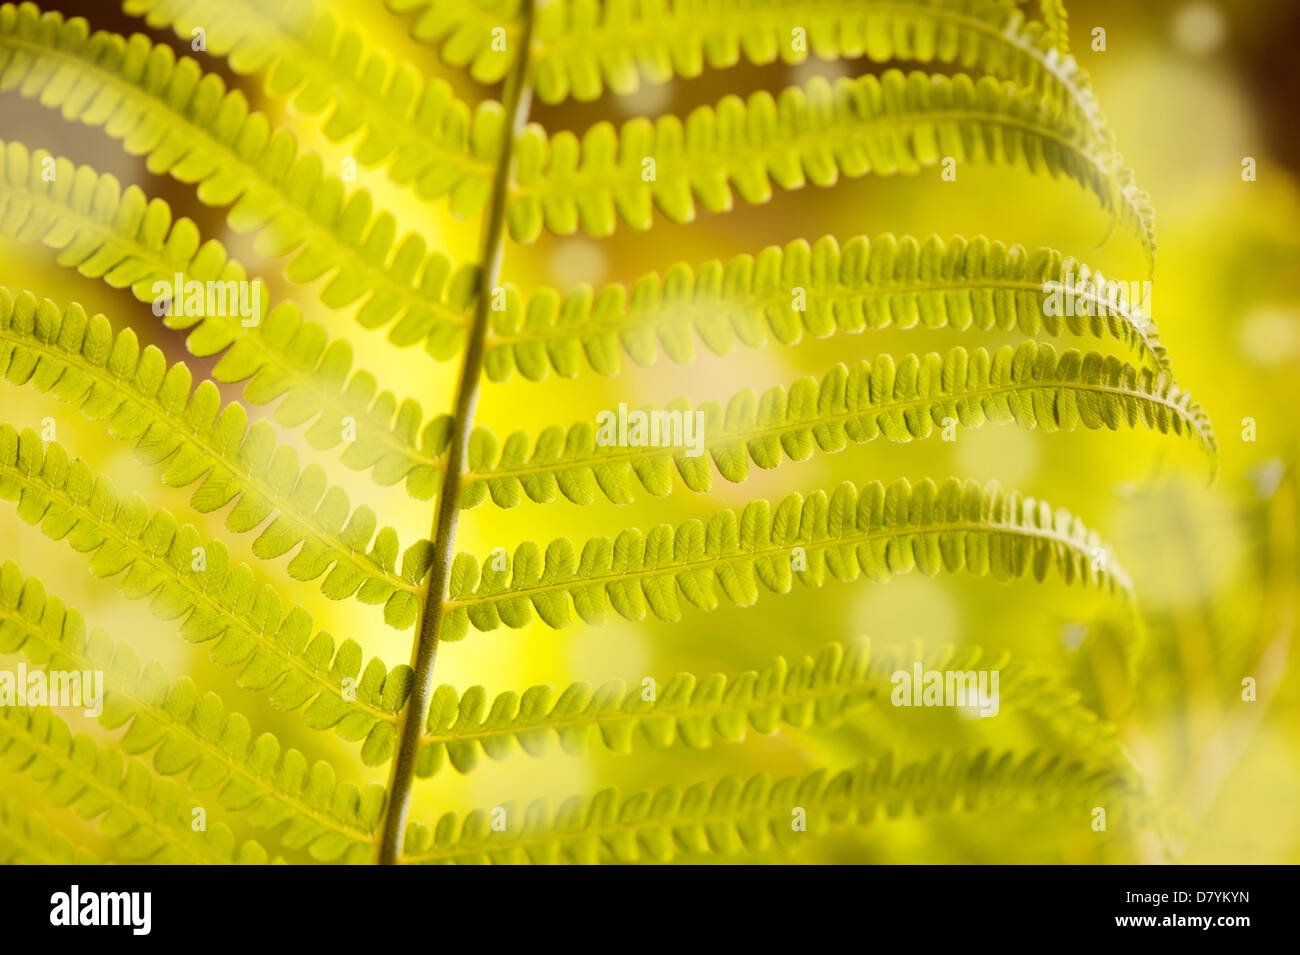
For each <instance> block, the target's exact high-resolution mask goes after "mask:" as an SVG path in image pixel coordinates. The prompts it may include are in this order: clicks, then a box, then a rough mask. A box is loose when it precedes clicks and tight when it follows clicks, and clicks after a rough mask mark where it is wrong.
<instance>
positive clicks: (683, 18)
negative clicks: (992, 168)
mask: <svg viewBox="0 0 1300 955" xmlns="http://www.w3.org/2000/svg"><path fill="white" fill-rule="evenodd" d="M385 2H386V3H387V6H388V8H389V9H390V10H392V11H393V12H395V13H400V14H407V13H410V12H412V11H418V15H417V16H416V18H415V20H414V22H413V24H412V26H411V35H412V36H414V37H415V38H416V39H418V40H421V41H423V42H425V43H431V44H438V45H439V54H440V56H441V57H442V59H443V61H444V62H446V63H448V64H449V65H452V66H466V65H468V66H470V69H471V74H472V75H473V76H474V77H475V78H476V79H479V80H480V81H482V82H486V83H494V82H496V81H497V80H499V79H500V78H501V76H502V73H503V71H504V69H505V66H506V64H507V63H508V62H509V58H508V56H507V55H506V52H505V51H502V50H494V49H493V48H492V40H493V32H492V31H493V30H494V29H500V30H503V31H505V40H506V46H507V47H510V46H511V45H512V41H513V39H514V37H515V35H516V34H517V32H518V28H519V23H518V21H519V19H520V17H521V7H522V4H521V3H520V2H519V0H385ZM1042 11H1043V14H1044V16H1045V17H1050V18H1049V19H1048V20H1047V28H1046V29H1044V27H1043V26H1040V25H1039V24H1034V23H1031V24H1025V23H1024V21H1023V17H1022V15H1021V14H1020V13H1019V12H1018V11H1016V10H1015V9H1014V7H1013V6H1012V5H1010V4H1007V3H998V2H994V0H974V2H972V0H940V2H934V0H827V2H820V3H816V4H808V3H806V2H802V0H726V2H722V0H706V2H698V0H691V2H685V0H672V2H656V3H649V2H645V0H607V2H605V3H603V4H598V3H596V2H594V0H556V2H552V3H548V4H545V5H544V6H542V7H541V8H540V9H539V10H538V14H537V26H536V29H535V38H534V45H535V47H536V54H535V61H536V66H535V70H536V85H537V95H538V97H539V98H540V99H541V100H542V101H543V102H545V103H558V102H560V101H562V100H564V99H565V98H567V97H569V96H572V97H573V98H574V99H576V100H579V101H582V102H588V101H592V100H596V99H598V98H600V96H601V94H602V93H603V92H604V91H605V89H606V88H607V87H608V89H609V90H610V91H612V92H613V93H616V94H619V95H627V94H631V93H635V92H636V91H637V90H638V89H639V88H640V85H641V82H642V81H643V80H644V81H647V82H650V83H667V82H669V81H671V80H672V79H673V77H674V76H682V77H688V78H692V77H696V76H699V75H700V74H701V73H702V72H703V71H704V69H705V67H706V66H707V67H708V68H709V69H715V70H719V69H727V68H728V67H732V66H735V65H736V64H737V63H739V62H740V61H741V59H742V57H743V58H744V59H745V60H746V61H747V62H749V63H753V64H756V65H764V64H768V63H774V62H776V61H777V60H778V59H779V60H782V61H784V62H786V63H790V64H795V63H800V62H803V61H804V60H805V59H806V58H807V57H808V55H809V54H810V53H811V54H812V55H813V56H816V57H817V58H818V59H822V60H830V59H836V58H841V57H842V58H846V59H847V58H855V57H860V56H864V55H865V56H866V57H867V58H869V59H871V60H874V61H876V62H885V61H891V60H896V61H902V60H910V61H915V62H920V63H936V62H937V63H944V64H954V65H960V66H961V67H962V68H963V69H966V70H973V69H974V70H979V71H980V72H982V73H985V74H988V75H990V76H996V77H998V78H1000V79H1008V80H1015V81H1016V82H1017V83H1019V84H1020V85H1021V86H1024V87H1026V88H1028V89H1032V90H1035V91H1038V92H1040V93H1041V94H1042V95H1045V96H1050V97H1051V98H1052V99H1051V102H1052V103H1053V105H1054V106H1059V107H1062V108H1067V109H1073V110H1074V112H1075V115H1076V116H1077V117H1079V118H1081V119H1085V120H1088V121H1092V120H1093V119H1094V118H1097V119H1099V111H1098V109H1097V106H1096V100H1095V98H1094V97H1093V96H1092V94H1091V90H1089V88H1088V84H1087V78H1086V76H1084V75H1083V73H1082V71H1081V70H1080V69H1079V68H1078V66H1077V65H1076V64H1075V63H1074V61H1073V60H1070V59H1066V58H1065V55H1066V53H1067V52H1068V50H1067V48H1066V45H1065V43H1064V37H1063V27H1064V23H1065V11H1064V6H1063V4H1062V3H1061V2H1060V0H1043V4H1042ZM798 28H802V29H804V30H805V32H806V40H807V44H806V47H805V48H804V49H800V48H798V47H797V46H796V45H795V44H794V43H792V42H791V41H792V38H793V36H794V31H795V30H796V29H798ZM1052 50H1055V51H1056V53H1057V56H1052V55H1051V51H1052Z"/></svg>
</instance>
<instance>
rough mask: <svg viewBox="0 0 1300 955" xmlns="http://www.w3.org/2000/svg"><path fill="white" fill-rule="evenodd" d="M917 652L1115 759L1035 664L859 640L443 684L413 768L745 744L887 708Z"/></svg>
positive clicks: (1085, 715)
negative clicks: (755, 657)
mask: <svg viewBox="0 0 1300 955" xmlns="http://www.w3.org/2000/svg"><path fill="white" fill-rule="evenodd" d="M914 661H921V662H923V666H924V667H925V669H927V670H932V669H933V670H959V671H965V670H973V669H975V668H976V667H977V666H983V667H984V668H985V669H993V670H998V671H999V672H1000V677H1001V679H1000V684H999V699H1000V705H1001V707H1002V709H1004V710H1021V711H1026V712H1031V713H1035V714H1040V713H1041V714H1044V715H1050V716H1051V718H1052V722H1053V724H1054V725H1056V726H1058V727H1059V728H1060V729H1061V730H1062V732H1063V734H1065V735H1069V736H1071V737H1072V738H1073V739H1074V740H1075V741H1076V742H1078V743H1079V744H1080V745H1081V746H1082V747H1086V748H1087V749H1088V750H1090V751H1092V752H1094V753H1096V754H1098V755H1105V756H1108V757H1110V758H1112V759H1113V758H1115V756H1116V742H1115V736H1114V727H1113V726H1111V725H1109V724H1107V723H1104V722H1102V721H1100V720H1099V719H1098V718H1097V717H1096V715H1095V714H1093V713H1092V712H1091V711H1090V710H1088V709H1086V708H1085V707H1082V706H1080V705H1079V703H1078V694H1076V693H1072V692H1070V691H1068V690H1065V689H1063V688H1062V687H1060V686H1059V685H1057V684H1056V683H1055V681H1053V680H1052V679H1051V678H1050V677H1047V676H1046V675H1045V674H1041V673H1037V672H1036V671H1035V670H1034V668H1033V667H1032V666H1031V665H1029V664H1028V663H1025V662H1017V663H1008V662H1007V660H1006V657H1005V655H1003V657H1002V658H1000V659H994V660H988V661H985V660H984V655H983V653H982V651H981V650H980V649H979V648H966V649H962V650H957V649H956V648H954V647H952V646H949V647H945V648H942V649H940V650H937V651H931V652H929V653H924V652H923V651H922V649H921V647H919V646H917V647H914V648H912V649H911V650H904V649H903V648H901V647H896V646H895V647H884V648H881V649H879V650H877V649H875V648H873V647H872V645H871V643H870V641H867V640H860V641H855V642H853V643H850V644H848V645H847V646H841V645H840V644H838V643H830V644H827V645H826V646H825V647H823V648H822V649H821V650H820V651H819V652H818V654H817V656H816V657H815V658H814V657H804V658H803V659H801V660H795V661H794V663H793V664H790V663H787V662H786V660H785V658H784V657H777V658H776V659H775V660H773V661H772V662H771V663H769V664H768V665H767V666H765V667H764V668H763V669H762V670H759V671H753V670H751V671H749V672H747V673H742V674H740V675H739V676H737V677H736V678H734V679H732V680H730V681H728V680H727V678H726V677H725V676H724V675H722V674H721V673H715V674H712V675H710V676H708V677H705V678H703V679H699V680H697V679H696V678H695V676H694V675H692V674H690V673H678V674H677V675H676V676H674V677H673V678H672V679H671V680H669V681H667V682H666V683H664V684H663V686H662V687H659V686H654V687H653V691H652V692H650V693H648V692H647V687H646V686H644V685H639V686H633V687H628V686H627V685H626V684H625V683H624V682H623V681H622V680H614V681H611V682H609V683H606V684H604V685H603V686H600V687H596V688H593V687H592V686H591V685H590V684H588V683H585V682H579V683H573V684H570V685H569V686H568V687H566V688H565V689H564V691H563V692H561V693H560V694H559V695H558V696H557V695H556V694H555V690H554V688H553V687H551V686H547V685H540V686H533V687H529V688H528V689H527V690H525V691H524V692H523V693H522V694H520V693H515V692H514V691H510V690H508V691H505V692H503V693H499V694H497V696H496V697H495V698H494V699H492V700H491V701H489V698H488V695H487V692H486V690H484V688H483V687H481V686H473V687H470V688H469V689H467V690H466V691H465V692H464V693H457V692H456V690H455V689H454V688H453V687H451V686H447V685H445V684H444V685H443V686H440V687H439V688H438V689H437V691H436V692H435V693H434V695H433V702H432V704H431V706H430V708H429V716H428V720H427V721H426V724H425V730H426V732H425V736H424V744H423V746H422V748H421V750H420V757H419V761H418V762H417V764H416V774H417V775H419V776H425V777H427V776H432V775H434V774H435V773H437V772H438V770H439V769H441V768H442V767H443V765H445V764H450V765H451V766H452V767H453V768H454V769H456V771H457V772H461V773H468V772H470V771H472V770H473V769H474V767H475V766H477V765H478V760H479V754H480V753H482V754H484V755H486V756H488V757H490V758H492V759H495V760H504V759H507V758H509V757H510V756H511V755H513V754H514V752H515V750H516V748H518V749H521V750H522V751H523V752H525V753H527V754H528V755H529V756H541V755H544V754H545V753H547V752H548V751H550V749H551V748H552V747H553V746H554V744H555V743H556V742H558V743H559V745H560V747H561V748H562V749H563V750H564V751H565V752H566V753H569V754H571V755H574V756H582V755H585V754H586V753H588V752H589V751H590V749H591V747H592V745H593V743H596V742H599V743H600V744H601V745H603V746H604V747H605V748H606V749H609V750H611V751H612V752H616V753H628V752H631V751H632V748H633V745H634V743H638V744H644V745H648V746H652V747H655V748H659V749H667V748H669V747H672V746H675V745H683V746H689V747H693V748H695V749H704V748H708V747H709V746H711V745H712V744H713V742H714V740H715V739H717V740H722V741H726V742H739V741H741V740H743V739H744V738H745V736H746V735H747V734H748V733H749V732H751V731H752V732H755V733H760V734H764V735H766V734H769V733H774V732H776V731H777V730H779V729H780V728H781V727H782V726H783V725H784V726H788V727H792V728H794V729H799V730H810V729H824V728H827V727H833V726H835V725H837V724H838V723H840V722H841V721H843V720H845V719H850V718H851V719H857V718H860V716H861V714H862V711H863V710H866V709H870V710H871V711H872V712H873V713H878V712H881V711H882V710H883V711H888V710H889V709H891V708H892V704H891V703H890V702H889V700H890V692H891V689H892V682H891V677H892V675H893V674H894V673H895V672H897V671H898V670H900V669H904V668H910V667H911V666H912V663H913V662H914Z"/></svg>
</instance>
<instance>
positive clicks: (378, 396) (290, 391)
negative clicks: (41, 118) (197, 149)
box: [0, 143, 449, 499]
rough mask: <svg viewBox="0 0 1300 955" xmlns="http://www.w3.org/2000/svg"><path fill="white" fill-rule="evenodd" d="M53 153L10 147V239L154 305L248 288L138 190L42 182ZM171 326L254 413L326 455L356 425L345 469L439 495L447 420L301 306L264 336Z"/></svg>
mask: <svg viewBox="0 0 1300 955" xmlns="http://www.w3.org/2000/svg"><path fill="white" fill-rule="evenodd" d="M47 156H48V154H47V153H42V152H39V151H38V152H36V153H28V152H27V150H26V149H25V148H24V147H22V146H20V145H18V144H16V143H10V144H8V146H7V147H5V146H4V144H3V143H0V234H9V235H12V236H14V237H15V238H17V239H19V240H22V241H28V242H43V243H44V244H46V245H49V246H51V247H53V248H55V249H57V250H58V251H59V256H58V258H59V262H60V264H62V265H66V266H69V267H75V268H76V269H77V270H78V271H79V272H81V273H82V274H84V275H87V276H90V277H102V278H103V279H104V281H105V282H107V283H108V284H110V285H113V286H115V287H123V286H129V287H130V288H131V289H132V291H133V292H134V294H135V296H136V297H137V298H139V299H140V300H141V301H148V302H152V301H153V288H154V284H155V283H156V282H159V281H161V282H165V283H171V282H172V280H173V277H174V275H176V274H179V275H181V276H182V277H183V278H184V280H185V281H186V282H189V281H196V282H201V283H202V282H210V281H211V282H222V283H228V282H242V281H244V280H245V279H246V273H245V271H244V269H243V267H242V266H240V265H239V264H238V263H237V262H234V261H232V260H229V259H228V258H227V256H226V252H225V250H224V249H223V248H222V247H221V246H220V245H219V244H218V243H216V242H215V241H211V240H210V241H208V242H204V243H202V244H200V238H199V235H198V231H197V229H196V228H195V226H194V223H193V222H192V221H190V220H189V219H179V220H177V221H176V222H175V223H174V224H173V223H172V221H171V211H170V210H169V209H168V207H167V205H166V203H164V202H163V201H162V200H158V199H155V200H153V201H152V202H147V201H146V200H145V198H144V194H143V193H142V192H141V191H140V190H139V189H137V188H136V187H134V186H131V187H129V188H127V189H126V190H124V191H123V190H121V189H120V187H119V186H118V183H117V180H116V179H114V178H113V177H112V176H109V175H104V176H96V174H95V173H94V172H93V171H92V170H90V168H89V167H86V166H82V167H79V168H76V167H73V166H72V164H71V163H69V162H67V160H59V162H58V165H57V167H56V177H55V182H53V183H47V182H44V181H43V180H42V179H41V176H40V172H39V168H40V165H41V160H42V159H43V158H44V157H47ZM164 324H165V325H166V326H167V327H169V328H178V329H189V330H190V331H189V337H188V339H187V342H186V344H187V345H188V347H189V350H190V352H191V353H193V354H195V355H197V356H199V357H209V356H214V355H220V360H219V361H217V363H216V365H215V367H214V368H213V370H212V372H211V375H212V377H213V378H215V379H216V380H217V381H225V382H245V387H244V397H245V398H246V399H247V400H248V401H249V402H250V403H252V404H258V405H261V404H269V403H272V402H277V404H276V407H275V409H274V411H273V412H272V417H273V418H274V419H275V420H276V421H277V422H279V423H280V424H282V425H285V426H288V427H297V426H300V425H306V424H310V427H308V428H307V431H306V437H307V440H308V441H309V442H310V443H311V445H312V446H313V447H315V448H317V449H320V450H327V449H330V448H334V447H337V446H338V445H340V444H342V443H343V442H344V432H345V428H344V425H345V424H346V423H347V422H349V421H351V422H354V423H355V426H356V427H355V430H356V440H355V441H352V442H349V443H348V444H347V445H346V447H345V449H344V451H343V454H342V456H341V457H342V460H343V462H344V464H346V465H348V466H349V467H351V468H354V469H356V470H367V469H369V470H370V471H371V473H372V477H373V478H374V479H375V480H376V481H377V482H379V483H380V484H385V485H388V484H396V483H398V482H399V481H403V480H404V481H405V482H406V488H407V490H408V492H410V493H411V494H412V495H413V496H414V497H416V498H419V499H427V498H430V497H432V496H433V495H434V493H435V492H436V491H437V489H438V484H439V480H440V476H439V474H438V470H437V464H436V461H435V458H436V456H437V454H438V453H440V452H441V451H442V450H443V448H444V447H445V444H446V439H447V432H448V430H449V427H448V426H449V419H448V417H447V416H446V415H443V416H440V417H438V418H435V419H433V420H431V421H429V422H428V423H427V424H422V422H423V412H422V411H421V409H420V405H419V403H418V402H415V401H413V400H411V399H409V398H408V399H402V400H400V402H399V399H398V398H397V397H396V396H395V395H394V394H393V393H392V392H389V391H379V390H378V383H377V381H376V379H375V376H374V375H372V374H370V373H369V372H366V371H355V372H353V371H352V347H351V346H350V345H349V344H347V342H345V341H343V340H338V339H336V340H333V341H331V340H330V339H329V337H328V336H327V335H326V333H325V329H324V328H323V327H322V326H321V325H319V324H317V323H315V322H310V321H305V320H304V319H303V315H302V311H301V310H300V309H299V308H298V306H296V305H293V304H291V303H284V304H281V305H278V306H276V307H275V308H273V309H271V310H270V311H269V313H268V314H266V315H265V316H264V317H263V318H262V320H261V322H260V323H259V324H258V325H256V326H254V327H251V328H249V327H245V326H244V324H243V322H242V321H240V320H239V319H238V318H237V317H236V318H232V317H230V316H224V315H204V316H192V315H188V314H181V313H180V312H179V310H177V311H176V313H175V314H174V315H171V316H168V317H167V318H165V319H164Z"/></svg>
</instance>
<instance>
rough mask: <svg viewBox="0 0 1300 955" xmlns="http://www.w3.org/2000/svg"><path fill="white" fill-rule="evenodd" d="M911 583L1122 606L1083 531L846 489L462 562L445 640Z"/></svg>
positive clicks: (931, 499)
mask: <svg viewBox="0 0 1300 955" xmlns="http://www.w3.org/2000/svg"><path fill="white" fill-rule="evenodd" d="M913 570H920V571H921V572H922V573H924V574H928V575H930V576H934V575H935V574H938V573H939V572H941V571H945V572H948V573H955V572H957V571H960V570H966V571H969V572H970V573H972V574H975V575H976V576H981V577H982V576H986V575H988V576H992V577H994V578H995V579H997V580H1002V581H1008V580H1014V579H1016V578H1018V577H1023V576H1025V575H1026V574H1032V575H1033V577H1034V578H1035V579H1036V580H1040V581H1041V580H1043V579H1045V578H1046V577H1047V575H1048V573H1049V572H1051V571H1053V570H1055V571H1056V572H1058V573H1059V574H1060V575H1061V577H1062V578H1063V579H1064V580H1065V581H1066V582H1067V583H1071V582H1073V581H1075V580H1079V581H1081V582H1082V583H1084V584H1087V585H1091V586H1096V587H1101V588H1103V589H1106V590H1108V591H1112V592H1120V593H1123V594H1131V591H1132V584H1131V582H1130V581H1129V578H1128V574H1127V573H1126V572H1125V571H1124V569H1123V568H1122V567H1120V566H1119V565H1118V563H1117V562H1116V561H1115V560H1114V558H1113V556H1112V555H1110V554H1109V552H1108V548H1106V547H1104V546H1103V542H1102V541H1101V539H1100V538H1099V537H1098V536H1097V534H1096V533H1095V532H1093V531H1089V530H1088V529H1087V528H1086V527H1084V526H1083V524H1082V522H1080V521H1079V520H1078V519H1077V518H1074V517H1072V516H1071V515H1070V514H1069V513H1068V512H1066V511H1064V510H1059V509H1057V510H1053V508H1052V507H1051V506H1050V505H1049V504H1048V503H1047V502H1046V501H1038V500H1035V499H1033V498H1026V497H1021V495H1020V494H1019V493H1018V492H1010V493H1008V492H1004V491H1003V490H1002V489H1001V488H1000V487H998V486H997V484H996V483H994V484H989V485H987V486H981V485H979V484H977V483H976V482H974V481H968V482H965V483H963V482H962V481H960V480H958V479H957V478H949V479H948V480H946V481H944V482H943V483H942V484H941V485H936V484H935V483H934V482H933V481H930V480H928V479H927V480H925V481H923V482H921V483H920V484H918V485H916V487H912V486H911V485H910V484H909V483H908V482H907V481H905V480H900V481H897V482H895V483H893V484H891V485H889V487H888V488H886V487H885V486H884V485H883V484H881V483H880V482H879V481H871V482H868V483H866V484H863V485H862V486H861V487H860V488H859V487H858V486H856V485H854V484H852V483H850V482H848V481H845V482H844V483H843V484H841V485H839V487H837V488H836V489H835V490H834V491H833V492H832V493H830V494H829V495H828V494H826V493H825V492H823V491H817V492H815V493H813V494H811V495H809V496H808V497H806V498H805V497H804V496H803V495H800V494H791V495H789V496H788V497H786V498H785V499H783V500H782V501H781V503H780V504H778V505H777V506H776V507H775V508H773V507H772V506H771V505H770V504H769V503H768V502H767V501H765V500H761V499H760V500H757V501H753V502H751V503H750V504H747V505H746V506H745V509H744V510H743V511H742V512H741V513H740V514H739V515H738V514H736V512H735V511H731V510H723V511H718V512H717V513H715V514H714V515H713V516H712V517H711V518H709V520H708V522H707V523H705V522H702V521H698V520H690V521H687V522H685V523H683V524H680V525H678V526H677V527H676V528H673V527H671V526H669V525H667V524H660V525H658V526H656V527H653V528H651V529H650V530H648V531H641V530H639V529H637V528H634V527H633V528H628V529H626V530H624V531H622V532H621V533H620V534H619V535H618V537H616V538H615V539H613V540H611V539H609V538H608V537H598V538H594V539H592V540H589V541H587V542H586V543H585V544H584V545H583V547H582V550H581V552H579V551H577V550H576V549H575V548H574V546H573V543H572V542H571V541H570V540H568V539H567V538H563V537H562V538H559V539H557V540H553V541H551V542H550V543H549V544H548V545H547V546H546V550H545V552H544V553H543V551H542V549H541V548H540V547H538V545H537V544H535V543H534V542H532V541H525V542H524V543H522V544H520V545H519V547H518V548H517V549H516V550H515V553H514V556H513V559H510V558H507V556H506V555H505V553H504V552H501V553H500V554H498V555H497V556H495V557H490V558H488V559H487V560H486V561H484V563H483V565H482V568H481V570H480V567H479V563H478V561H477V560H476V559H475V558H474V557H473V556H472V555H470V554H464V553H462V554H458V555H457V556H456V560H455V563H454V565H453V566H452V569H451V587H450V591H449V593H448V597H449V599H448V601H447V608H448V610H449V611H450V613H449V615H448V618H447V622H446V624H445V629H444V632H443V639H444V640H457V639H460V638H461V637H463V636H464V635H465V633H466V631H467V630H468V628H469V626H470V625H472V626H473V627H474V628H475V629H476V630H479V631H487V630H495V629H496V628H497V627H499V626H500V625H501V624H505V625H506V626H507V627H516V628H517V627H523V626H525V625H527V624H528V623H529V622H530V621H531V620H532V618H533V612H534V611H535V612H536V614H537V616H538V617H539V618H541V620H542V621H543V622H544V623H545V624H546V625H547V626H549V627H555V628H559V627H567V626H569V624H570V623H571V622H572V613H573V612H576V613H577V615H578V616H579V617H580V618H581V619H582V620H583V621H584V622H585V623H588V624H601V623H604V622H605V621H606V620H607V619H608V618H609V611H610V609H613V611H614V612H615V613H616V614H617V615H618V616H620V617H624V618H625V619H628V620H643V619H645V618H646V615H647V613H649V614H651V615H653V616H654V617H657V618H658V619H660V620H667V621H670V622H674V623H675V622H677V621H679V620H681V619H682V618H683V613H682V598H685V600H686V602H687V603H689V604H690V605H692V606H694V607H697V608H699V609H701V610H712V609H714V608H715V607H717V606H718V593H719V591H721V593H722V596H724V597H725V598H726V599H727V600H728V601H730V602H731V603H733V604H735V605H736V606H738V607H749V606H753V605H754V604H755V603H756V602H757V600H758V596H759V593H760V588H761V589H762V590H766V591H769V592H771V593H776V594H784V593H789V591H790V589H791V587H792V585H793V583H794V581H795V580H798V581H799V582H800V583H802V584H803V585H805V586H808V587H820V586H822V584H824V583H825V582H826V581H827V580H828V579H832V580H838V581H841V582H844V583H848V582H851V581H854V580H857V579H858V578H859V577H865V578H867V579H868V580H872V581H876V582H880V581H884V580H887V579H888V578H889V577H890V576H892V575H895V574H906V573H910V572H911V571H913Z"/></svg>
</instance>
